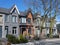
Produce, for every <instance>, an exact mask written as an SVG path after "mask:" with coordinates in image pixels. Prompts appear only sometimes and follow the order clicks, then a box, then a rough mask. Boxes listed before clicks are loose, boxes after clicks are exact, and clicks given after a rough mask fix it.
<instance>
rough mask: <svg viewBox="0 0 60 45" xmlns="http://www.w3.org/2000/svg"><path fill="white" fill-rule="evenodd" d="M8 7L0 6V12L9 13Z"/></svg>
mask: <svg viewBox="0 0 60 45" xmlns="http://www.w3.org/2000/svg"><path fill="white" fill-rule="evenodd" d="M9 11H10V9H6V8H1V7H0V13H5V14H9Z"/></svg>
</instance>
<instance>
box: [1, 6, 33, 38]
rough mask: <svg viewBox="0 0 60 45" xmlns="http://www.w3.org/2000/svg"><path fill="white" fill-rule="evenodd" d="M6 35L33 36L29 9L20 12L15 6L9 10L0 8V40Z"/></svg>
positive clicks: (31, 17)
mask: <svg viewBox="0 0 60 45" xmlns="http://www.w3.org/2000/svg"><path fill="white" fill-rule="evenodd" d="M7 34H12V35H15V36H16V37H18V36H19V35H20V34H23V35H34V27H33V14H32V12H31V10H30V9H28V10H27V11H26V12H20V11H19V10H18V8H17V6H16V5H13V6H12V7H11V8H9V9H6V8H0V38H6V35H7Z"/></svg>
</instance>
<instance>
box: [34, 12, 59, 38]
mask: <svg viewBox="0 0 60 45" xmlns="http://www.w3.org/2000/svg"><path fill="white" fill-rule="evenodd" d="M45 17H46V18H45V19H44V22H43V29H42V33H41V26H42V19H43V16H41V15H40V13H35V15H34V27H35V35H36V36H41V35H42V37H46V36H47V35H48V34H50V19H49V18H48V16H45ZM57 34H58V33H57V28H56V19H55V22H54V25H53V29H52V35H57Z"/></svg>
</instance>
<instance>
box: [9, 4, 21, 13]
mask: <svg viewBox="0 0 60 45" xmlns="http://www.w3.org/2000/svg"><path fill="white" fill-rule="evenodd" d="M10 13H17V14H20V13H19V10H18V8H17V6H16V5H14V6H13V7H12V9H11V10H10Z"/></svg>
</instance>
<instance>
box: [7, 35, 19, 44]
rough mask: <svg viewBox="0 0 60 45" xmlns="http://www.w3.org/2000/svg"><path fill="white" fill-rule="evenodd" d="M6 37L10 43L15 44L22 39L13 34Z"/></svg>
mask: <svg viewBox="0 0 60 45" xmlns="http://www.w3.org/2000/svg"><path fill="white" fill-rule="evenodd" d="M6 37H7V39H8V41H9V42H10V43H13V44H17V43H20V40H18V38H16V37H15V36H13V35H7V36H6Z"/></svg>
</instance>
